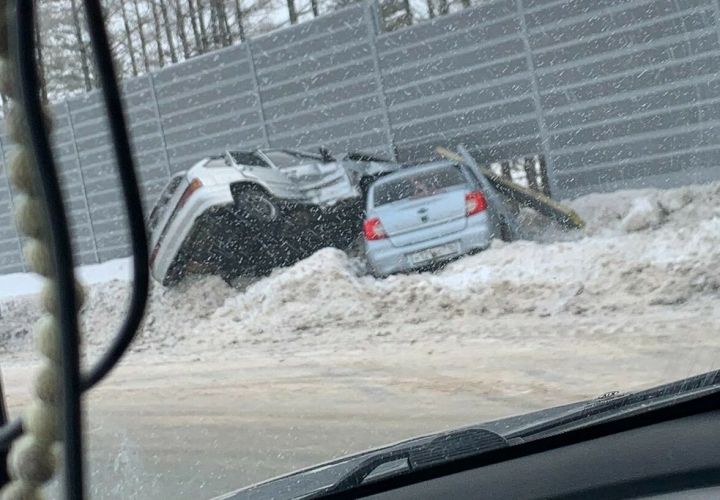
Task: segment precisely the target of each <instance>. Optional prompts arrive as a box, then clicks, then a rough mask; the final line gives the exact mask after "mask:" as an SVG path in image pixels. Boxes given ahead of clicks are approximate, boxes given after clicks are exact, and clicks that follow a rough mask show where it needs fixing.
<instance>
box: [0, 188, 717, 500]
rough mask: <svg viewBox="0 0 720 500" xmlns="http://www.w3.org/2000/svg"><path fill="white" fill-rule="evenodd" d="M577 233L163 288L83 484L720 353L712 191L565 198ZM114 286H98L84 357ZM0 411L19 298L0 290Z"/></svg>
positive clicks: (22, 339) (243, 464)
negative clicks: (240, 285) (472, 252)
mask: <svg viewBox="0 0 720 500" xmlns="http://www.w3.org/2000/svg"><path fill="white" fill-rule="evenodd" d="M573 206H574V207H575V208H576V209H577V210H578V211H579V212H580V213H581V215H582V216H583V217H585V218H586V220H587V221H588V228H587V231H586V234H585V235H562V236H561V237H559V238H558V235H556V234H545V235H544V236H543V238H544V242H543V243H540V242H528V241H525V242H515V243H512V244H501V243H498V244H496V245H493V247H492V248H491V249H490V250H489V251H487V252H484V253H482V254H479V255H476V256H473V257H469V258H466V259H463V260H461V261H458V262H456V263H454V264H452V265H450V266H448V268H446V269H445V270H443V271H442V272H440V273H438V274H435V275H432V274H422V275H408V276H396V277H391V278H389V279H387V280H380V281H378V280H375V279H373V278H371V277H368V276H365V275H364V273H363V272H362V270H361V268H360V266H359V265H358V263H357V262H356V261H353V260H351V259H348V258H347V257H346V256H345V255H344V254H342V253H341V252H339V251H335V250H331V249H327V250H323V251H321V252H319V253H318V254H316V255H315V256H313V257H311V258H309V259H307V260H305V261H303V262H301V263H298V264H297V265H295V266H293V267H292V268H289V269H286V270H282V271H279V272H277V273H276V274H275V275H273V276H271V277H269V278H266V279H264V280H261V281H259V282H257V283H254V284H251V285H249V286H247V288H245V289H242V290H237V289H233V288H230V287H228V286H226V285H225V284H224V283H223V282H221V281H220V280H218V279H215V278H201V279H197V280H194V281H192V282H189V283H185V284H184V285H183V286H182V287H179V288H178V289H175V290H161V289H157V290H154V292H153V298H152V306H151V309H150V311H149V313H148V317H147V320H146V322H145V325H144V328H143V332H142V337H141V339H139V341H138V343H137V344H136V346H135V348H134V351H133V353H132V355H131V356H130V357H129V359H128V360H127V361H126V363H125V365H124V366H123V367H122V368H121V369H120V371H118V372H117V373H116V374H114V375H113V376H112V377H111V378H110V379H109V380H108V381H107V382H105V383H103V385H102V386H101V388H100V389H98V391H97V392H95V393H94V394H93V395H92V396H91V398H90V413H91V416H90V422H89V426H88V427H89V429H90V435H91V439H92V449H93V460H92V464H93V466H92V469H93V471H94V477H93V481H94V485H95V486H94V491H95V494H94V495H93V497H94V498H117V497H124V498H154V497H159V496H167V497H174V498H203V497H211V496H213V495H214V494H217V493H220V492H222V491H225V490H227V489H232V488H234V487H236V486H240V485H244V484H247V483H249V482H252V481H256V480H259V479H263V478H266V477H268V476H270V475H274V474H278V473H282V472H287V471H289V470H291V469H293V468H296V467H299V466H304V465H309V464H311V463H314V462H318V461H322V460H327V459H330V458H332V457H334V456H336V455H338V454H342V453H346V452H353V451H359V450H361V449H364V448H367V447H369V446H374V445H379V444H382V443H385V442H387V441H391V440H397V439H402V438H406V437H409V436H412V435H415V434H418V433H423V432H429V431H436V430H440V429H442V428H448V427H454V426H457V425H460V424H466V423H473V422H478V421H482V420H486V419H489V418H495V417H502V416H508V415H509V414H514V413H521V412H526V411H530V410H535V409H540V408H543V407H547V406H550V405H557V404H562V403H567V402H571V401H576V400H579V399H583V398H589V397H594V396H597V395H600V394H602V393H604V392H607V391H611V390H631V389H636V388H640V387H647V386H649V385H654V384H658V383H662V382H667V381H670V380H672V379H677V378H681V377H685V376H689V375H693V374H697V373H700V372H703V371H708V370H711V369H716V368H718V367H719V366H720V336H718V335H717V332H718V331H720V307H718V306H720V271H719V269H718V265H717V263H718V262H720V208H718V207H720V186H719V185H710V186H703V187H695V188H685V189H680V190H674V191H668V192H662V191H643V192H625V193H616V194H610V195H593V196H589V197H585V198H582V199H579V200H576V201H575V202H573ZM125 290H126V285H125V284H124V283H123V282H111V283H104V284H96V285H93V286H92V287H91V289H90V294H89V298H88V306H87V307H86V309H85V311H84V326H85V332H86V343H87V350H88V353H89V355H90V356H92V355H93V354H94V353H96V352H97V351H98V350H99V349H100V348H101V347H102V346H103V345H105V343H106V342H107V340H108V338H109V335H110V333H111V331H110V330H109V329H108V327H107V325H108V324H114V323H117V322H119V319H120V317H121V315H122V308H121V307H119V302H120V299H119V297H122V296H123V294H124V293H125ZM0 310H1V311H2V315H3V322H2V326H0V341H2V345H1V347H2V350H0V356H1V357H0V360H2V369H3V373H4V376H5V378H6V379H7V384H8V392H9V396H10V399H11V405H12V408H13V410H15V411H17V409H18V408H20V407H22V406H24V404H25V403H26V402H27V395H28V393H29V388H28V378H29V373H30V365H31V364H32V362H31V361H29V360H30V359H31V357H30V355H29V354H28V351H29V349H30V345H31V341H30V339H29V338H28V335H27V330H28V325H29V324H30V321H31V318H32V317H33V316H34V315H35V314H36V313H35V311H37V305H36V303H35V299H34V298H32V297H29V298H27V297H25V298H5V299H3V300H0Z"/></svg>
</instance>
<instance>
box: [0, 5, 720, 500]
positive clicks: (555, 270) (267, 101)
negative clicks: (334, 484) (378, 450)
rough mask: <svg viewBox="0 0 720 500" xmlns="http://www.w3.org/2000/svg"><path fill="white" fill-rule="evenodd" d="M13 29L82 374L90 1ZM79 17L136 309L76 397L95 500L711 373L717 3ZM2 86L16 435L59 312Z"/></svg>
mask: <svg viewBox="0 0 720 500" xmlns="http://www.w3.org/2000/svg"><path fill="white" fill-rule="evenodd" d="M31 4H32V5H37V8H38V14H39V15H38V18H37V26H38V29H39V34H38V36H36V37H34V38H36V39H37V43H38V47H37V50H35V51H30V52H32V53H33V54H35V55H36V57H35V58H36V60H37V61H36V62H37V64H36V66H37V67H38V68H39V69H40V75H39V77H38V80H39V81H40V83H41V84H42V85H41V88H40V89H39V90H38V94H39V95H40V98H41V99H42V100H43V101H45V102H46V108H47V110H48V115H49V118H48V123H50V124H51V125H52V134H51V142H52V148H53V152H54V154H55V159H56V163H57V166H58V171H59V172H58V178H59V181H60V182H61V184H62V190H63V193H64V197H65V206H66V210H67V215H68V219H69V221H68V228H69V231H70V232H71V237H72V241H73V255H74V260H75V264H76V267H77V275H78V279H79V281H81V282H82V285H83V291H84V293H83V294H82V296H83V297H84V299H85V302H84V304H83V306H82V308H81V310H80V313H79V318H80V319H79V321H80V329H81V353H82V363H83V369H84V371H85V373H87V371H88V370H89V368H90V367H91V366H92V365H93V363H95V362H96V361H97V360H98V359H101V356H102V355H103V354H104V353H105V352H106V350H107V349H108V346H110V345H111V343H112V341H113V339H114V338H115V334H116V332H117V330H118V328H120V325H122V324H123V321H124V319H125V317H126V313H127V309H128V307H129V305H130V303H129V297H130V293H131V290H132V283H133V277H134V274H135V271H134V270H133V260H132V254H133V249H137V248H138V247H139V246H138V245H137V244H133V241H132V239H131V232H130V229H131V227H133V226H132V225H130V224H128V219H127V217H126V213H125V205H124V203H123V185H122V183H121V182H120V177H119V176H118V173H119V172H123V171H125V172H127V171H128V170H127V169H128V168H129V166H128V165H127V164H126V162H123V163H122V164H120V165H118V164H117V160H116V157H115V149H114V145H113V142H112V138H111V133H110V127H109V125H108V121H107V116H106V113H105V107H104V106H105V104H104V103H105V100H104V98H103V95H102V92H101V84H102V81H103V78H102V74H101V69H102V68H101V66H102V65H97V64H96V63H95V61H94V51H93V45H92V43H91V41H90V40H91V38H90V34H91V32H90V31H88V25H87V13H86V11H85V7H84V2H80V1H79V0H67V1H59V0H55V1H44V2H30V3H25V4H19V5H26V6H27V5H31ZM103 9H104V12H105V13H106V16H107V29H108V31H109V41H110V45H111V47H112V52H113V60H114V64H115V67H116V68H117V74H118V78H119V79H120V90H121V94H122V102H123V106H124V116H126V117H127V120H128V130H129V134H130V140H131V143H132V150H133V157H134V159H135V163H136V167H137V179H138V182H139V186H140V191H141V199H142V203H143V218H144V219H145V221H146V226H147V230H148V232H149V235H148V241H149V243H148V245H147V247H148V251H149V265H148V266H147V268H148V271H149V273H150V280H151V287H150V296H149V304H148V308H147V311H146V313H145V316H144V318H143V321H142V324H141V326H140V330H139V332H138V335H137V338H136V340H135V341H134V343H133V344H132V346H131V348H130V350H129V351H128V353H127V354H126V355H125V356H124V357H123V359H122V362H121V363H120V364H119V366H118V367H117V368H116V369H115V370H114V371H113V372H112V373H111V374H110V375H109V376H108V377H107V378H106V379H103V381H102V383H100V384H98V385H97V386H96V387H94V388H93V389H92V390H91V391H89V392H87V393H85V395H84V397H83V409H84V412H85V414H86V415H87V418H86V421H85V422H84V429H85V432H86V435H87V445H86V448H87V457H86V461H85V463H86V464H87V476H88V477H87V483H88V492H89V494H88V496H89V497H91V498H100V499H102V498H138V499H146V498H147V499H151V498H175V499H193V500H194V499H198V498H213V497H214V496H216V495H222V494H225V493H227V492H231V491H234V490H236V489H238V488H241V487H245V486H248V485H250V484H253V483H256V482H258V481H264V480H267V479H269V478H272V477H276V476H278V475H282V474H288V473H291V472H293V471H296V470H298V469H301V468H305V467H312V466H314V465H317V464H320V463H323V462H326V461H329V460H336V459H338V458H339V457H343V456H346V455H353V454H358V453H361V452H363V451H365V450H369V449H372V448H375V447H379V446H386V445H388V444H389V443H395V442H398V441H402V440H406V439H410V438H413V437H415V436H420V435H426V434H429V433H437V432H442V431H449V430H452V429H457V428H459V427H463V426H474V425H477V424H480V423H483V422H487V421H497V420H503V419H506V418H509V417H517V418H514V419H513V420H511V421H510V422H509V423H498V424H495V425H493V427H492V430H493V432H495V431H497V433H498V434H499V433H507V434H512V433H519V432H521V431H520V430H518V429H520V428H522V429H525V428H529V427H531V424H533V422H530V421H529V420H528V419H530V420H534V421H535V420H540V419H541V418H545V417H541V416H540V415H538V414H535V413H532V416H525V415H526V414H528V413H531V412H544V411H545V410H549V409H551V408H554V407H556V406H559V405H576V404H580V406H581V407H583V406H582V405H583V404H584V403H582V402H584V401H587V400H592V399H593V398H597V397H599V396H601V395H604V394H606V393H613V391H619V392H620V393H622V394H625V393H635V392H636V391H641V390H645V389H648V388H651V387H654V386H657V385H660V384H666V383H670V382H674V381H677V380H681V379H686V378H687V377H691V376H695V375H698V374H701V373H704V372H709V371H711V370H716V369H720V336H719V335H718V332H719V331H720V272H719V271H718V265H719V262H720V163H719V162H718V158H720V41H719V39H718V33H720V24H719V23H720V17H719V16H718V15H717V14H718V3H717V2H710V1H709V0H708V1H706V0H699V1H694V0H693V1H681V0H678V1H666V0H635V1H632V2H630V1H625V0H603V1H597V0H547V1H543V0H412V1H404V2H400V1H390V0H378V1H377V2H375V1H372V2H366V1H362V2H361V1H346V0H322V1H321V0H283V1H267V0H242V1H235V0H152V1H151V0H125V1H122V0H105V1H104V2H103ZM3 11H4V9H0V14H1V12H3ZM0 17H1V15H0ZM2 20H3V19H0V21H2ZM0 26H4V24H2V22H0ZM4 31H5V30H0V36H4ZM10 31H12V30H10ZM5 46H8V45H7V44H4V43H3V40H0V49H2V47H5ZM9 46H10V47H12V46H13V45H12V44H10V45H9ZM5 68H6V65H5V64H0V81H3V82H4V81H5V80H3V77H4V71H5ZM8 71H9V70H8ZM8 81H9V80H8ZM6 87H7V88H6ZM10 87H12V86H8V85H0V93H2V94H3V95H2V96H0V97H2V99H0V122H1V123H0V127H2V130H4V131H6V133H3V134H0V371H1V375H0V377H1V378H2V390H1V391H0V392H2V393H3V394H4V395H5V397H6V400H7V406H8V408H7V409H8V413H9V415H10V417H11V418H17V417H20V416H24V415H28V413H27V412H28V411H30V410H29V409H31V408H36V406H35V405H36V403H35V399H36V389H35V387H36V382H35V379H36V377H37V376H38V375H37V374H38V373H39V371H38V370H39V367H40V366H41V365H42V364H43V363H44V360H45V354H43V353H42V352H40V351H39V349H45V350H46V351H47V349H49V348H48V347H47V345H45V344H42V345H40V346H38V345H37V342H36V339H37V338H38V331H37V330H38V328H43V327H46V328H47V329H49V326H48V325H50V326H52V324H53V323H49V322H50V319H49V318H48V317H47V315H49V314H51V312H52V311H48V310H46V309H45V308H46V306H47V307H50V308H51V309H52V307H53V302H52V301H48V296H47V293H48V292H47V290H51V288H47V289H45V288H44V287H45V284H44V278H42V277H41V276H40V275H38V274H37V273H35V272H34V271H35V270H36V268H35V267H34V266H35V265H46V266H45V267H46V269H44V270H45V271H47V264H48V262H49V261H48V260H47V259H44V258H43V257H44V256H45V255H46V252H45V249H44V248H40V249H38V248H37V247H36V246H35V243H32V241H34V240H33V237H38V238H39V239H38V240H37V241H40V242H47V241H49V237H48V236H47V235H44V233H43V231H44V229H43V228H44V227H45V226H46V225H45V224H44V223H43V221H42V220H39V219H38V217H41V216H42V214H43V210H42V209H41V208H42V205H41V204H39V203H35V202H34V201H32V200H31V201H28V198H27V196H28V191H27V190H28V189H29V190H30V195H32V196H37V195H39V193H38V189H37V186H35V187H33V186H32V185H31V180H32V178H33V177H32V175H28V176H25V177H23V175H25V173H24V172H25V171H24V170H20V171H19V173H18V171H17V170H16V168H15V167H17V165H16V164H17V163H20V164H21V165H20V166H21V167H22V164H24V163H27V161H29V158H32V155H30V154H29V153H27V152H23V149H22V148H21V147H20V146H19V145H18V144H16V143H15V140H18V139H20V140H22V139H23V138H27V137H26V136H25V135H23V134H22V133H20V132H19V131H18V130H17V129H15V128H14V124H17V123H22V120H20V119H19V117H18V115H12V114H11V110H12V109H13V107H14V106H17V105H18V104H17V102H18V101H17V98H19V97H20V95H34V94H32V93H20V92H14V91H13V89H12V88H10ZM16 90H17V89H16ZM25 90H26V89H23V92H25ZM15 94H17V95H15ZM8 126H9V127H10V129H8ZM18 158H19V160H18ZM332 158H334V159H332ZM181 180H182V182H180V181H181ZM16 212H17V213H18V215H17V216H16ZM38 220H39V222H38ZM42 244H45V243H42ZM47 255H51V254H50V253H49V250H48V251H47ZM40 270H43V269H42V268H41V269H40ZM70 296H71V295H70ZM38 325H39V326H38ZM46 354H47V352H46ZM49 354H50V355H54V351H50V352H49ZM45 375H46V374H45ZM43 376H44V375H43ZM716 383H717V379H716V378H711V377H709V378H707V379H703V381H702V384H709V385H714V384H716ZM702 384H701V385H702ZM696 385H697V384H696ZM678 387H679V388H678V389H677V391H678V392H683V391H687V390H690V389H689V387H690V386H686V385H682V384H680V385H679V386H678ZM692 390H698V388H697V387H696V386H693V388H692ZM623 401H625V400H623ZM572 408H574V409H576V407H575V406H573V407H572ZM567 411H570V410H567ZM643 411H644V409H643ZM543 415H545V416H547V415H548V413H543ZM583 415H584V414H583ZM581 420H582V419H578V422H575V420H573V422H574V423H580V421H581ZM521 424H522V425H521ZM543 432H545V431H543ZM548 432H550V431H548ZM515 441H517V440H511V442H512V443H514V442H515ZM433 457H435V455H433ZM395 458H397V457H395ZM398 460H400V462H402V460H405V458H402V457H401V458H400V459H398ZM396 466H397V464H394V465H393V464H389V465H388V464H386V465H385V466H384V467H385V468H383V469H380V470H379V471H375V472H374V473H373V474H374V475H375V476H377V475H380V476H385V475H387V474H392V473H393V471H395V470H396V469H397V467H396ZM317 477H320V475H318V476H317ZM323 477H325V476H323ZM306 479H307V478H306ZM303 481H305V479H303ZM317 481H320V479H317ZM57 482H58V481H55V482H53V483H52V484H51V485H50V486H48V488H49V489H48V491H47V496H48V497H50V498H58V497H60V495H59V493H58V492H57V491H56V489H53V488H57V487H58V486H57V485H56V483H57ZM59 483H60V484H62V480H61V481H59ZM287 484H288V485H290V486H289V487H293V488H300V482H299V481H295V480H291V481H288V482H287ZM56 493H58V494H56Z"/></svg>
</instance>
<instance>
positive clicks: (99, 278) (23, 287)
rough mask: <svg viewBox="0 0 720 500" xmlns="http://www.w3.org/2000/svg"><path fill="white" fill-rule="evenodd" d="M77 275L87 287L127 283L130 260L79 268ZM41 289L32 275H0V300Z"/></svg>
mask: <svg viewBox="0 0 720 500" xmlns="http://www.w3.org/2000/svg"><path fill="white" fill-rule="evenodd" d="M77 275H78V277H79V278H80V280H81V281H82V282H83V283H85V284H88V285H92V284H96V283H107V282H108V281H112V280H122V281H128V280H130V279H131V278H132V270H131V268H130V259H129V258H127V257H126V258H122V259H114V260H110V261H107V262H103V263H102V264H89V265H86V266H79V267H78V268H77ZM41 288H42V279H41V278H40V277H39V276H38V275H37V274H33V273H12V274H4V275H0V300H2V299H5V298H10V297H18V296H21V295H32V294H36V293H38V292H39V291H40V289H41Z"/></svg>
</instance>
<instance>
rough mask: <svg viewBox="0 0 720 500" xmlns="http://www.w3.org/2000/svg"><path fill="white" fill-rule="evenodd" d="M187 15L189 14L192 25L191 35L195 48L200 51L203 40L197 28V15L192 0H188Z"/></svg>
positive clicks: (201, 50)
mask: <svg viewBox="0 0 720 500" xmlns="http://www.w3.org/2000/svg"><path fill="white" fill-rule="evenodd" d="M188 15H189V16H190V25H191V27H192V31H193V37H195V50H197V51H198V52H200V53H202V52H203V42H202V38H201V36H200V31H199V30H198V15H197V10H196V9H195V4H194V3H193V0H188Z"/></svg>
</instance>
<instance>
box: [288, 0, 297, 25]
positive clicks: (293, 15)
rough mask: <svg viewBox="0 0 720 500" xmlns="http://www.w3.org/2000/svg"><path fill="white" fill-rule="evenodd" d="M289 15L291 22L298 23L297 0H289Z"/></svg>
mask: <svg viewBox="0 0 720 500" xmlns="http://www.w3.org/2000/svg"><path fill="white" fill-rule="evenodd" d="M287 9H288V17H289V18H290V24H297V22H298V15H297V9H295V0H287Z"/></svg>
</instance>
